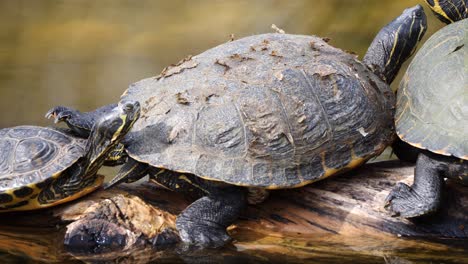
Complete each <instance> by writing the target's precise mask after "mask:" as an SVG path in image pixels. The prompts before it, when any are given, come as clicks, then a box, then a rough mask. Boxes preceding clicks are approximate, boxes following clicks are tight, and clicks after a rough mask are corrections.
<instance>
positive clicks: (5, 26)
mask: <svg viewBox="0 0 468 264" xmlns="http://www.w3.org/2000/svg"><path fill="white" fill-rule="evenodd" d="M415 4H421V5H423V6H424V8H425V11H426V14H427V17H428V24H429V29H428V31H427V33H426V37H425V39H427V37H428V36H430V35H431V34H432V33H433V32H435V31H436V30H437V29H439V28H441V27H442V26H443V25H442V23H441V22H439V21H438V20H436V19H435V18H434V16H433V15H432V14H431V13H430V11H429V9H428V8H426V5H425V4H424V3H423V0H419V1H417V0H410V1H409V0H406V1H394V0H379V1H376V0H373V1H371V0H288V1H280V0H256V1H247V0H235V1H234V0H233V1H216V0H210V1H208V0H198V1H189V0H171V1H162V0H161V1H155V0H139V1H132V0H99V1H95V0H73V1H65V0H40V1H39V0H36V1H28V0H1V1H0V113H1V118H0V128H2V127H8V126H14V125H21V124H31V125H33V124H34V125H49V124H51V122H49V121H48V120H46V119H45V118H44V114H45V112H46V111H47V110H48V109H49V108H51V107H52V106H55V105H67V106H71V107H75V108H78V109H80V110H82V111H89V110H92V109H94V108H97V107H99V106H102V105H105V104H109V103H113V102H116V101H118V100H119V96H120V95H121V94H122V92H123V91H124V90H125V89H126V88H127V86H128V85H129V84H130V83H132V82H135V81H138V80H140V79H142V78H146V77H150V76H154V75H157V74H159V73H160V72H161V70H162V69H163V68H164V67H165V66H167V65H169V64H171V63H176V62H177V61H179V60H180V59H182V58H184V57H186V56H187V55H189V54H191V55H196V54H198V53H200V52H203V51H204V50H206V49H209V48H211V47H214V46H216V45H219V44H222V43H224V42H226V41H228V40H229V39H230V35H231V34H234V36H235V37H236V38H241V37H244V36H248V35H252V34H260V33H266V32H272V31H273V30H272V29H271V24H276V25H277V26H278V27H279V28H282V29H284V30H285V31H286V32H287V33H293V34H310V35H312V34H313V35H318V36H322V37H325V36H326V37H330V38H331V39H332V40H331V44H332V45H334V46H336V47H339V48H342V49H345V50H349V51H354V52H356V53H358V54H359V55H360V58H362V56H363V55H364V54H365V52H366V50H367V47H368V45H369V44H370V42H371V41H372V39H373V37H374V36H375V34H377V32H378V31H379V30H380V28H381V27H383V26H384V25H385V24H387V23H388V22H390V21H391V20H392V19H393V18H395V17H396V16H398V15H399V14H400V13H401V12H402V11H403V9H404V8H406V7H409V6H413V5H415ZM400 72H404V69H402V70H401V71H400ZM398 82H399V79H397V80H395V82H394V85H393V87H394V88H395V87H396V86H397V84H398Z"/></svg>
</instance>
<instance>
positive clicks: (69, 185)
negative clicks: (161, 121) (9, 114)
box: [0, 102, 140, 212]
mask: <svg viewBox="0 0 468 264" xmlns="http://www.w3.org/2000/svg"><path fill="white" fill-rule="evenodd" d="M139 111H140V110H139V104H138V103H131V102H127V103H125V104H123V105H122V106H119V107H118V108H117V109H114V110H113V111H111V112H109V113H107V114H105V115H102V116H101V118H100V119H98V120H97V121H96V125H95V126H94V128H93V129H92V130H91V135H90V137H89V139H88V140H85V139H81V138H77V137H74V136H72V135H70V134H69V133H65V132H64V131H61V130H59V129H54V128H45V127H35V126H19V127H13V128H5V129H1V130H0V150H1V151H0V212H5V211H23V210H33V209H40V208H45V207H50V206H54V205H57V204H60V203H64V202H66V201H70V200H73V199H76V198H78V197H81V196H83V195H85V194H87V193H89V192H91V191H93V190H94V189H96V188H98V187H99V186H101V184H102V181H103V178H102V177H101V176H98V175H97V174H96V172H97V170H98V169H99V168H100V166H101V165H102V164H103V162H104V160H105V159H106V157H107V155H108V154H109V152H111V151H112V150H113V149H114V147H115V146H116V144H118V143H119V141H120V140H121V139H122V138H123V137H124V136H125V134H126V133H127V132H128V131H129V130H130V128H131V127H132V125H133V123H134V122H135V121H136V119H137V118H138V116H139Z"/></svg>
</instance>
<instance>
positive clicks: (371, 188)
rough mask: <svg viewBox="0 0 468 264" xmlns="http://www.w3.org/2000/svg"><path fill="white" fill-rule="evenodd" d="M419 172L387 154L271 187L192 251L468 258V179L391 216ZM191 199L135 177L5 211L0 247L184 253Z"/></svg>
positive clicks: (48, 255)
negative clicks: (436, 204) (398, 190)
mask: <svg viewBox="0 0 468 264" xmlns="http://www.w3.org/2000/svg"><path fill="white" fill-rule="evenodd" d="M412 175H413V167H412V166H409V165H407V164H404V163H400V162H397V161H387V162H379V163H373V164H368V165H365V166H363V167H362V168H361V169H358V170H355V171H352V172H349V173H347V174H344V175H342V176H338V177H334V178H331V179H328V180H325V181H321V182H317V183H315V184H312V185H309V186H306V187H303V188H298V189H290V190H280V191H274V192H272V194H271V195H270V198H269V199H268V200H267V201H266V202H264V203H262V204H260V205H256V206H250V207H249V208H248V209H247V210H246V211H245V212H244V213H243V214H242V217H241V218H240V219H239V220H238V221H237V222H236V224H235V225H233V226H231V227H230V228H229V232H230V234H231V235H232V237H233V238H234V239H235V241H234V243H233V246H232V247H228V248H226V249H223V250H221V251H212V253H207V252H204V253H203V254H201V253H199V252H198V253H194V254H200V255H201V256H204V257H208V258H210V260H212V261H213V259H212V258H215V261H225V260H226V259H230V258H229V257H232V256H235V258H234V259H235V261H239V258H241V257H242V256H244V255H245V256H246V258H247V260H252V259H253V258H258V260H260V261H261V260H263V261H269V260H275V261H280V260H281V261H306V260H310V259H314V260H317V259H321V258H323V259H326V260H331V261H334V260H336V261H338V260H339V261H340V262H346V260H349V261H350V262H352V260H355V259H356V256H358V258H359V259H360V262H362V263H365V262H369V263H371V262H375V261H380V262H382V261H386V262H388V261H390V262H392V261H393V259H394V258H397V260H398V258H404V259H405V260H408V259H409V260H411V259H419V260H421V258H422V259H424V258H426V259H428V260H440V261H451V260H455V259H456V260H457V261H461V260H466V261H468V256H467V255H468V250H467V243H468V230H467V229H465V227H467V228H468V188H466V187H463V186H460V185H458V184H452V183H450V182H448V183H447V185H446V188H447V189H448V190H447V192H446V193H447V194H448V195H447V197H445V199H446V203H445V205H446V206H445V207H444V208H443V209H442V210H441V211H440V212H439V213H438V214H436V215H433V216H431V217H426V218H424V219H420V220H419V221H418V222H411V221H408V220H405V219H400V218H394V217H391V216H390V215H389V214H388V213H387V212H386V211H385V210H384V209H383V201H384V199H385V197H386V196H387V194H388V192H389V191H390V190H391V189H392V188H393V186H394V185H395V183H396V182H398V181H403V182H406V183H411V181H412ZM188 204H189V201H186V200H185V199H183V198H182V197H180V196H179V195H178V194H176V193H173V192H169V191H166V190H162V189H158V188H157V187H156V186H155V185H153V184H150V183H136V184H128V185H121V186H119V187H118V188H114V189H112V190H107V191H104V190H100V191H97V192H94V193H93V194H91V195H89V196H87V197H84V198H83V199H80V200H79V201H76V202H74V203H70V204H66V205H63V206H59V207H55V208H52V209H49V210H43V211H37V212H29V213H11V214H2V215H1V221H0V224H1V227H0V251H8V252H10V253H12V254H19V253H18V252H20V253H21V252H22V254H29V256H30V257H31V258H33V259H35V260H42V261H49V262H50V261H57V262H58V261H63V259H64V258H70V256H69V255H67V254H66V253H64V252H65V251H64V249H63V247H62V244H63V242H65V244H67V245H68V246H69V249H77V248H79V249H80V250H84V251H87V252H93V255H89V254H85V255H81V258H84V259H87V260H89V259H94V260H103V259H115V258H116V257H117V256H119V257H120V258H125V259H127V261H129V262H131V263H145V262H147V261H150V260H155V259H158V260H161V259H165V258H169V260H172V261H174V259H173V257H174V256H177V258H178V259H179V260H184V261H185V260H186V259H185V258H184V256H187V254H188V253H187V251H185V253H180V250H179V253H176V252H174V251H173V250H170V251H167V250H165V249H167V248H168V247H169V248H171V247H172V248H174V246H172V245H170V243H168V242H177V241H178V240H177V231H176V230H175V219H176V216H177V214H178V213H179V212H180V211H182V210H183V209H184V208H185V207H186V206H187V205H188ZM61 227H65V228H61ZM179 249H180V248H179ZM116 250H118V252H119V254H117V253H115V252H116ZM137 250H138V251H139V253H138V254H132V252H135V251H137ZM142 250H143V252H146V253H141V251H142ZM109 251H112V252H111V253H107V254H106V252H109ZM161 252H165V253H161ZM241 252H242V253H241ZM421 252H424V255H423V256H421ZM96 254H97V255H96ZM33 255H34V256H33ZM53 256H55V257H53ZM136 256H139V257H140V258H141V257H143V256H144V258H143V260H141V259H136ZM188 256H189V259H192V260H193V259H197V258H196V256H194V255H193V254H189V255H188ZM69 260H70V259H69ZM398 261H401V260H398Z"/></svg>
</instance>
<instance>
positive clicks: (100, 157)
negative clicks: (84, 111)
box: [85, 101, 140, 169]
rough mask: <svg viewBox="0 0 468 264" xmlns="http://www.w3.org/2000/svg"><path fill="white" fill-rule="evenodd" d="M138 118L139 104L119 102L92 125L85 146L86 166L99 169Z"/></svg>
mask: <svg viewBox="0 0 468 264" xmlns="http://www.w3.org/2000/svg"><path fill="white" fill-rule="evenodd" d="M139 117H140V104H139V103H138V102H136V101H123V102H120V103H119V104H118V105H117V107H115V108H114V109H113V110H112V111H110V112H109V113H107V114H105V115H103V116H101V117H100V118H99V119H98V120H97V122H96V123H95V124H94V126H93V128H92V130H91V134H90V136H89V138H88V143H87V146H86V153H87V154H86V157H85V160H86V163H87V164H86V166H85V169H90V168H88V167H98V168H99V167H100V166H101V165H102V164H103V162H104V161H105V160H106V158H107V157H108V156H109V155H112V152H113V151H115V150H116V146H117V145H118V144H119V143H120V142H121V141H122V139H123V138H124V137H125V135H126V134H127V133H128V132H129V131H130V129H131V128H132V127H133V124H134V123H135V121H136V120H138V118H139Z"/></svg>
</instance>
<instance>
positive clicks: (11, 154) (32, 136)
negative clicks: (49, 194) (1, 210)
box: [0, 126, 85, 197]
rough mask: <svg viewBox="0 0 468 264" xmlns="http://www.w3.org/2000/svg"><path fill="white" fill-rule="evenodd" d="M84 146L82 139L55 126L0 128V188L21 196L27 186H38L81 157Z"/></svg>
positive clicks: (35, 187) (1, 190) (36, 187)
mask: <svg viewBox="0 0 468 264" xmlns="http://www.w3.org/2000/svg"><path fill="white" fill-rule="evenodd" d="M84 148H85V140H83V139H79V138H75V137H71V136H69V135H67V134H66V133H64V132H62V131H60V130H58V129H53V128H45V127H35V126H18V127H13V128H5V129H1V130H0V150H1V151H0V192H2V193H3V192H7V191H8V190H13V189H15V195H17V196H25V195H27V194H29V193H28V191H29V189H31V190H30V191H32V190H33V189H35V190H37V189H41V188H40V186H41V183H43V182H46V181H47V180H48V179H50V178H51V177H56V176H57V175H59V174H60V172H62V171H63V170H65V169H67V168H68V167H70V166H71V165H72V164H73V163H75V162H76V161H77V160H78V159H79V158H80V157H82V156H83V154H84ZM22 187H23V188H22ZM5 197H6V196H5Z"/></svg>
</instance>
